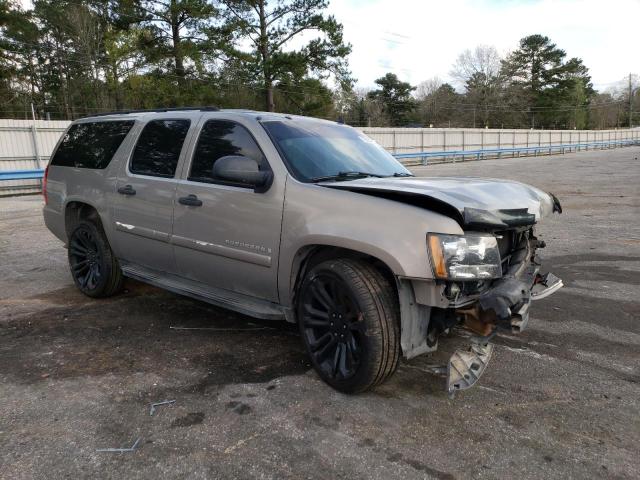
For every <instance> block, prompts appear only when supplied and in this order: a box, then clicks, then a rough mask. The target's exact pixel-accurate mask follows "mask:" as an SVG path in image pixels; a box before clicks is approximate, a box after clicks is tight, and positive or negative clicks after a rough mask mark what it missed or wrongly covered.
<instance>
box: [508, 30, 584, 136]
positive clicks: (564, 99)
mask: <svg viewBox="0 0 640 480" xmlns="http://www.w3.org/2000/svg"><path fill="white" fill-rule="evenodd" d="M565 57H566V52H565V51H564V50H562V49H560V48H558V47H557V46H556V44H554V43H552V42H551V40H550V39H549V37H546V36H543V35H530V36H528V37H524V38H523V39H522V40H520V46H519V48H518V49H517V50H515V51H514V52H512V53H511V54H510V55H509V56H508V57H507V58H506V59H505V60H503V62H502V75H504V76H505V77H506V78H507V79H508V82H509V84H510V85H511V86H512V87H516V88H520V89H522V90H523V92H525V94H526V95H527V96H528V104H529V109H530V112H531V116H532V125H535V118H534V115H535V117H537V118H538V120H537V121H538V124H539V125H542V126H545V125H546V126H553V125H557V124H558V123H559V121H560V123H564V125H563V126H565V127H566V126H568V125H573V126H574V127H576V128H582V127H581V126H584V125H586V108H587V107H588V103H589V99H590V97H591V96H592V95H593V94H594V90H593V85H592V84H591V77H590V76H589V70H588V69H587V67H586V66H584V64H583V63H582V60H581V59H579V58H570V59H569V60H567V61H566V62H565V61H564V59H565ZM579 112H582V113H581V114H580V115H579ZM570 114H571V115H572V116H573V121H570Z"/></svg>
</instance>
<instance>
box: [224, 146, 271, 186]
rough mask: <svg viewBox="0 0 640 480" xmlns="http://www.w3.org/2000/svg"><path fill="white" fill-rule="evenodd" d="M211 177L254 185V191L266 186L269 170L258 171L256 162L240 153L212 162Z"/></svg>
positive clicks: (269, 178) (269, 176)
mask: <svg viewBox="0 0 640 480" xmlns="http://www.w3.org/2000/svg"><path fill="white" fill-rule="evenodd" d="M213 178H218V179H220V180H224V181H227V182H233V183H241V184H244V185H247V186H251V187H255V189H256V191H258V190H259V189H261V188H263V187H265V186H267V184H268V183H269V181H270V180H271V172H265V171H260V167H259V165H258V162H256V161H255V160H254V159H253V158H248V157H243V156H242V155H228V156H226V157H221V158H219V159H218V160H216V162H215V163H214V164H213Z"/></svg>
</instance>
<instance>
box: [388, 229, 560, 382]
mask: <svg viewBox="0 0 640 480" xmlns="http://www.w3.org/2000/svg"><path fill="white" fill-rule="evenodd" d="M476 226H478V224H477V223H476ZM504 226H506V227H507V228H508V229H507V230H501V231H494V232H492V233H491V236H489V237H486V235H488V233H487V232H486V231H485V232H482V234H483V235H485V237H483V238H485V239H486V238H491V237H494V238H495V243H496V245H495V246H494V245H493V244H491V243H489V242H488V241H485V242H484V244H483V243H482V242H479V241H478V240H474V242H475V243H473V242H471V246H470V247H468V248H470V249H471V250H472V251H473V249H475V251H477V252H481V253H484V257H490V255H489V254H488V253H487V251H488V249H489V248H494V250H495V249H497V250H498V251H499V258H500V263H499V269H500V271H499V273H498V274H496V273H495V268H494V267H492V265H489V266H487V265H484V267H483V268H478V267H475V265H472V266H474V267H475V270H474V274H475V275H477V276H482V275H485V276H487V277H488V276H492V277H498V278H484V279H483V278H474V279H472V280H469V279H464V278H451V277H452V272H453V275H456V271H455V270H452V269H451V268H448V270H447V265H442V264H443V263H444V260H439V259H438V258H437V255H436V256H435V257H436V258H435V259H434V256H433V250H434V246H435V245H436V242H431V243H432V245H430V247H431V251H432V262H433V263H434V274H435V276H436V278H437V279H436V280H435V284H434V282H426V281H417V280H415V279H400V280H399V292H400V304H401V311H402V327H403V328H402V338H401V342H402V348H403V353H404V356H405V357H406V358H407V359H409V358H412V357H415V356H417V355H419V354H422V353H429V352H434V351H435V350H436V349H437V348H438V342H439V340H440V339H441V337H444V336H450V335H448V334H450V333H451V332H452V331H454V330H455V331H462V332H464V337H463V343H464V344H465V345H464V346H463V347H461V348H457V349H456V350H455V351H453V353H452V354H451V356H450V358H449V360H448V363H447V364H446V365H436V366H434V367H433V371H434V372H436V373H445V372H446V373H445V374H446V378H447V387H446V388H447V392H448V393H449V394H454V393H455V392H456V391H459V390H465V389H467V388H470V387H472V386H473V385H474V384H475V383H476V382H477V381H478V379H479V378H480V376H481V375H482V373H483V372H484V370H485V368H486V366H487V364H488V362H489V360H490V358H491V354H492V349H493V346H492V345H491V344H490V343H489V342H490V340H491V339H492V338H493V337H494V336H495V335H496V334H497V333H498V332H499V331H508V332H511V333H520V332H521V331H522V330H524V329H525V328H526V326H527V323H528V320H529V307H530V305H531V302H532V301H533V300H537V299H540V298H544V297H546V296H548V295H551V294H552V293H554V292H556V291H557V290H558V289H560V288H561V287H562V281H561V280H560V279H559V278H557V277H555V276H554V275H553V274H544V275H543V274H541V273H540V268H541V264H540V259H539V257H538V256H537V255H536V251H537V250H538V249H539V248H542V247H544V242H542V241H540V240H538V239H537V238H536V237H535V235H534V231H533V226H532V225H523V224H519V225H517V226H516V225H515V222H514V224H511V225H509V224H506V225H504ZM467 233H469V232H467ZM473 234H475V232H474V233H472V234H471V235H473ZM466 238H473V237H472V236H467V237H466ZM448 240H449V239H448V238H446V239H444V240H442V239H440V243H441V244H443V245H444V249H445V250H446V249H449V250H452V251H453V252H454V253H453V255H457V256H458V259H459V258H460V257H464V253H463V254H461V253H460V252H459V249H460V248H459V247H458V246H457V244H454V243H451V241H449V243H447V241H448ZM452 245H453V246H452ZM435 248H436V249H437V247H435ZM456 248H458V250H456ZM483 249H484V250H483ZM440 254H441V255H443V256H446V255H445V253H442V252H440ZM439 262H440V263H441V265H440V266H439V265H438V263H439ZM476 262H478V260H477V259H476ZM485 263H486V262H485ZM461 264H462V262H458V264H457V266H458V267H460V265H461ZM464 266H465V265H462V267H464ZM490 267H492V268H493V270H492V269H491V268H490ZM445 270H447V271H445ZM469 271H470V270H469V268H466V269H465V268H459V270H458V272H462V273H467V272H469ZM447 273H448V274H449V275H448V277H449V278H447ZM470 275H471V274H469V276H470ZM458 276H459V277H461V276H462V274H461V273H458ZM438 277H440V278H438ZM443 277H444V278H443Z"/></svg>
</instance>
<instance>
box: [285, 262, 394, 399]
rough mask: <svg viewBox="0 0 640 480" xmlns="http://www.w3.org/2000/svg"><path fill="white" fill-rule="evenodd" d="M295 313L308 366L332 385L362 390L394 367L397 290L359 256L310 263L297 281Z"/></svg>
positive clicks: (351, 390)
mask: <svg viewBox="0 0 640 480" xmlns="http://www.w3.org/2000/svg"><path fill="white" fill-rule="evenodd" d="M296 313H297V317H298V323H299V327H300V333H301V335H302V341H303V343H304V345H305V347H306V349H307V353H308V354H309V357H310V358H311V363H312V364H313V367H314V368H315V370H316V372H317V373H318V375H319V376H320V377H321V378H322V379H323V380H324V381H325V382H327V383H328V384H329V385H331V386H332V387H334V388H335V389H337V390H339V391H341V392H345V393H356V392H362V391H364V390H367V389H369V388H371V387H373V386H375V385H378V384H379V383H382V382H383V381H384V380H385V379H386V378H387V377H389V376H390V375H391V374H392V373H393V372H394V371H395V370H396V367H397V365H398V360H399V356H400V333H399V307H398V300H397V294H396V293H395V290H394V288H393V287H392V286H391V285H390V283H389V281H388V280H387V279H386V278H385V277H384V276H383V275H382V274H381V273H380V272H379V271H378V270H376V269H375V268H373V267H372V266H371V265H370V264H369V263H367V262H366V261H365V260H358V259H336V260H328V261H325V262H322V263H319V264H318V265H315V266H314V267H313V268H311V269H310V271H309V272H308V273H307V274H306V276H305V278H304V280H303V282H302V285H301V286H300V289H299V292H298V295H297V300H296Z"/></svg>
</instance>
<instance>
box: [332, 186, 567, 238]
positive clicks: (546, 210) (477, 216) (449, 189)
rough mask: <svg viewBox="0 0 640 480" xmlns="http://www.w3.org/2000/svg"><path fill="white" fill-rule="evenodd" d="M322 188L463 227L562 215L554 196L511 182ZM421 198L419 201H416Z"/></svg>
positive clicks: (511, 223)
mask: <svg viewBox="0 0 640 480" xmlns="http://www.w3.org/2000/svg"><path fill="white" fill-rule="evenodd" d="M321 185H323V186H325V187H331V188H337V189H341V190H350V191H353V192H358V193H365V194H371V195H375V196H380V197H383V198H389V199H391V200H397V201H403V202H405V203H411V204H416V205H418V204H422V205H423V206H425V207H427V208H431V205H430V204H429V202H428V201H429V200H430V201H432V206H433V207H435V208H433V209H434V210H438V211H443V213H446V214H449V215H450V216H454V215H451V212H452V210H455V211H456V212H457V214H458V215H455V217H456V220H458V222H459V223H461V224H462V225H464V226H466V227H470V226H480V227H482V226H484V227H495V228H498V227H505V226H517V225H527V224H533V223H536V222H538V221H539V220H540V219H541V218H543V217H545V216H547V215H550V214H551V213H552V212H554V211H557V212H561V211H562V208H561V207H560V203H559V202H558V200H557V199H556V198H555V196H554V195H553V194H550V193H546V192H543V191H542V190H540V189H538V188H535V187H532V186H530V185H526V184H524V183H520V182H515V181H511V180H499V179H492V178H477V177H406V178H402V177H399V178H391V177H388V178H362V179H356V180H349V181H343V182H323V183H321ZM418 199H421V200H422V202H420V201H418ZM425 200H426V202H425Z"/></svg>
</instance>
